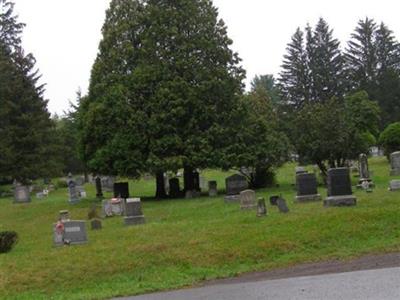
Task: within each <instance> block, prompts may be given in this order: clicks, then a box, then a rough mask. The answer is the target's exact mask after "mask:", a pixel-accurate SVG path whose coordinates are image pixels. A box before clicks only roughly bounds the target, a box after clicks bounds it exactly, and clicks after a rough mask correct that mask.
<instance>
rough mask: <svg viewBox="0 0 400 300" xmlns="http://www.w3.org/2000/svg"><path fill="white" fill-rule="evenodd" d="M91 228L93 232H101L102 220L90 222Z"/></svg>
mask: <svg viewBox="0 0 400 300" xmlns="http://www.w3.org/2000/svg"><path fill="white" fill-rule="evenodd" d="M90 226H91V228H92V230H100V229H102V224H101V220H99V219H94V220H92V221H91V222H90Z"/></svg>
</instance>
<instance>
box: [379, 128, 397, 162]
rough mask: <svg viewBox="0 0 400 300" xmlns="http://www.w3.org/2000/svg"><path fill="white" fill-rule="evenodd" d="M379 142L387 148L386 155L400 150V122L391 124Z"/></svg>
mask: <svg viewBox="0 0 400 300" xmlns="http://www.w3.org/2000/svg"><path fill="white" fill-rule="evenodd" d="M379 144H380V145H381V146H382V147H383V149H385V155H386V156H387V157H389V156H390V154H391V153H393V152H395V151H399V150H400V122H396V123H392V124H390V125H389V126H388V127H387V128H386V129H385V130H384V131H383V132H382V133H381V135H380V137H379Z"/></svg>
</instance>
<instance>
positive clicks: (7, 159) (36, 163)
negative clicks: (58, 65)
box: [0, 0, 57, 183]
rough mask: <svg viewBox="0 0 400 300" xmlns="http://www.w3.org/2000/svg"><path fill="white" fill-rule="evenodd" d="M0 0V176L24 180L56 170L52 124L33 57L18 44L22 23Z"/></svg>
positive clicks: (55, 171)
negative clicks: (25, 52) (26, 53)
mask: <svg viewBox="0 0 400 300" xmlns="http://www.w3.org/2000/svg"><path fill="white" fill-rule="evenodd" d="M13 6H14V5H13V3H11V2H9V1H5V0H0V139H1V140H0V145H1V146H0V151H1V153H2V155H1V158H0V177H11V178H14V179H17V180H18V181H19V182H22V183H27V181H28V180H29V179H36V178H38V177H42V176H51V175H53V174H54V173H57V161H56V159H55V148H54V147H52V145H53V144H52V138H54V127H53V124H52V122H51V121H50V115H49V113H48V111H47V101H46V100H44V99H43V96H42V94H43V91H44V88H43V85H38V80H39V78H40V76H39V75H38V71H35V59H34V57H33V56H32V55H31V54H28V55H25V54H24V51H23V49H22V47H21V33H22V28H23V26H24V24H22V23H18V21H17V18H16V16H15V15H14V14H13Z"/></svg>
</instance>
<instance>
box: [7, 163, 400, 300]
mask: <svg viewBox="0 0 400 300" xmlns="http://www.w3.org/2000/svg"><path fill="white" fill-rule="evenodd" d="M370 169H372V170H373V172H374V176H373V179H374V181H375V183H376V185H377V187H376V189H375V191H374V192H373V193H372V194H367V193H365V192H363V191H356V193H355V194H356V196H357V199H358V205H357V207H353V208H329V209H326V208H323V207H322V203H321V202H319V203H310V204H295V203H293V199H294V196H295V192H294V190H293V186H292V183H293V182H294V165H293V164H288V165H286V166H285V167H283V168H281V169H280V170H279V172H278V181H279V183H280V187H279V188H274V189H265V190H260V191H257V195H258V196H264V197H266V199H268V198H269V196H271V195H272V194H279V193H282V194H283V196H284V197H285V198H286V199H287V202H288V205H289V208H290V210H291V212H290V213H289V214H287V215H282V214H280V213H278V211H277V208H276V207H271V206H269V205H268V217H266V218H256V216H255V214H256V213H255V211H240V209H239V205H238V204H231V205H228V204H225V203H224V201H223V196H222V195H221V196H220V197H218V198H213V199H211V198H208V197H202V198H199V199H193V200H174V201H161V202H156V201H145V202H144V204H143V211H144V214H145V216H146V221H147V224H146V225H143V226H138V227H124V225H123V220H122V219H121V218H112V219H107V220H104V221H103V230H101V231H96V232H94V231H90V230H89V231H88V234H89V243H88V244H87V245H83V246H73V247H62V248H53V246H52V223H53V222H55V220H56V219H57V217H58V211H59V210H62V209H68V210H69V211H70V214H71V216H72V218H73V219H85V218H86V216H87V212H88V208H89V206H90V205H91V203H92V202H93V201H95V200H94V195H95V191H94V187H93V186H89V185H88V186H87V191H88V195H89V199H87V200H85V201H83V202H82V203H80V204H79V205H77V206H70V205H69V204H68V203H67V201H68V196H67V191H66V190H65V189H63V190H58V191H56V192H53V193H52V194H51V195H50V197H49V198H48V199H46V200H37V199H33V202H32V203H30V204H27V205H15V204H12V199H10V198H3V199H0V231H3V230H15V231H17V232H18V234H19V236H20V241H19V243H18V244H17V245H16V247H15V248H14V249H13V250H12V251H11V252H10V253H8V254H5V255H4V254H3V255H0V298H7V299H47V298H52V299H106V298H110V297H115V296H124V295H134V294H140V293H146V292H151V291H156V290H163V289H172V288H178V287H183V286H187V285H192V284H195V283H198V282H200V281H202V280H207V279H214V278H221V277H229V276H236V275H238V274H240V273H243V272H249V271H258V270H269V269H273V268H279V267H287V266H291V265H294V264H298V263H304V262H316V261H321V260H327V259H350V258H353V257H357V256H361V255H363V254H372V253H382V252H392V251H399V250H400V192H398V193H396V192H388V191H387V188H388V183H389V180H390V178H389V176H388V174H389V166H388V163H387V162H386V159H384V158H377V159H372V160H370ZM226 175H227V174H226V173H221V172H217V171H209V172H206V174H205V176H206V178H207V179H208V180H212V179H217V180H218V185H219V187H222V188H223V187H224V178H225V177H226ZM355 181H356V179H355ZM355 181H354V182H355ZM131 187H132V192H133V194H134V195H135V196H141V197H151V196H152V195H153V193H154V181H141V182H135V183H134V184H132V185H131ZM320 193H321V194H322V196H323V197H325V196H326V190H325V189H324V188H320ZM88 225H89V224H88ZM88 227H89V226H88Z"/></svg>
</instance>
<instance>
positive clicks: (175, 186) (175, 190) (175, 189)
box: [169, 178, 182, 198]
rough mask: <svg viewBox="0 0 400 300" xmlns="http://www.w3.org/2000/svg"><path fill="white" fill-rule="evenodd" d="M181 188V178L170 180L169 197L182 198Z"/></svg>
mask: <svg viewBox="0 0 400 300" xmlns="http://www.w3.org/2000/svg"><path fill="white" fill-rule="evenodd" d="M181 194H182V193H181V188H180V186H179V178H171V179H170V180H169V196H170V197H171V198H180V197H181V196H182V195H181Z"/></svg>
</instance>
